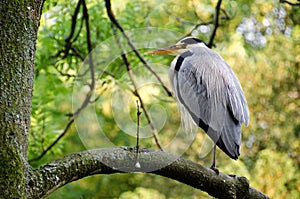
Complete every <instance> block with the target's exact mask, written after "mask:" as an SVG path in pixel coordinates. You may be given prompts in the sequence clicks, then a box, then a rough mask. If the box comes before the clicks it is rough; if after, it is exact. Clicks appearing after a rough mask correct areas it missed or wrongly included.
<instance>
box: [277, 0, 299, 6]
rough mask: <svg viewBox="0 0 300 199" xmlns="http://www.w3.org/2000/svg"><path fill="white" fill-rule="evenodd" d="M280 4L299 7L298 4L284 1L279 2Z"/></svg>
mask: <svg viewBox="0 0 300 199" xmlns="http://www.w3.org/2000/svg"><path fill="white" fill-rule="evenodd" d="M280 3H286V4H289V5H290V6H300V3H293V2H290V1H285V0H280Z"/></svg>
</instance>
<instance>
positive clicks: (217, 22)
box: [208, 0, 222, 48]
mask: <svg viewBox="0 0 300 199" xmlns="http://www.w3.org/2000/svg"><path fill="white" fill-rule="evenodd" d="M221 4H222V0H218V3H217V6H216V14H215V19H214V25H215V27H214V30H213V32H212V34H211V36H210V39H209V42H208V47H209V48H211V47H212V46H213V42H214V38H215V36H216V32H217V29H218V27H219V15H220V9H221Z"/></svg>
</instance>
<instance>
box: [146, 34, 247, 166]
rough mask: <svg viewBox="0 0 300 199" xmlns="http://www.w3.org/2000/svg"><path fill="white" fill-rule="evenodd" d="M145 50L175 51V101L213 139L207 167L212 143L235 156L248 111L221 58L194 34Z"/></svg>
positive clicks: (172, 71) (172, 68) (172, 80)
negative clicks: (170, 43) (166, 45)
mask: <svg viewBox="0 0 300 199" xmlns="http://www.w3.org/2000/svg"><path fill="white" fill-rule="evenodd" d="M148 54H169V55H175V56H176V57H175V59H174V60H173V61H172V62H171V66H170V69H169V79H170V83H171V86H172V89H173V92H174V94H175V98H176V99H177V101H178V102H179V103H180V104H182V105H183V107H184V109H185V111H187V112H188V113H189V114H190V118H191V120H192V121H193V122H195V124H197V125H198V126H199V127H201V128H202V129H203V130H204V131H205V132H206V133H207V135H208V136H209V137H210V138H211V139H212V141H213V142H214V151H213V161H212V165H211V169H213V170H215V171H218V170H217V169H216V167H215V166H216V145H217V146H218V147H219V148H220V149H221V150H222V151H223V152H225V153H226V154H227V155H228V156H229V157H230V158H232V159H235V160H236V159H238V157H239V155H240V146H241V126H242V123H244V124H245V125H246V126H247V125H248V123H249V111H248V106H247V102H246V99H245V96H244V93H243V90H242V87H241V84H240V82H239V80H238V78H237V77H236V75H235V74H234V72H233V71H232V69H231V68H230V66H229V65H228V64H227V63H226V62H225V61H224V59H223V58H222V57H221V56H220V55H218V54H217V53H216V52H215V51H213V50H211V49H210V48H208V47H207V45H206V44H205V43H204V42H203V41H202V40H200V39H198V38H193V37H186V38H183V39H181V40H180V41H179V42H178V43H176V44H175V45H173V46H169V47H166V48H161V49H157V50H154V51H151V52H148Z"/></svg>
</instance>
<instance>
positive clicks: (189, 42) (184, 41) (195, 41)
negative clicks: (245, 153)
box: [181, 37, 204, 44]
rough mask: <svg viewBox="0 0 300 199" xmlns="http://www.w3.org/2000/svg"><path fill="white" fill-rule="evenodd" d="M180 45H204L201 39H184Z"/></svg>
mask: <svg viewBox="0 0 300 199" xmlns="http://www.w3.org/2000/svg"><path fill="white" fill-rule="evenodd" d="M181 43H184V44H197V43H204V42H203V41H202V40H201V39H198V38H191V37H190V38H186V39H183V40H181Z"/></svg>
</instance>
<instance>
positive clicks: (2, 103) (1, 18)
mask: <svg viewBox="0 0 300 199" xmlns="http://www.w3.org/2000/svg"><path fill="white" fill-rule="evenodd" d="M41 5H42V3H41V1H33V0H24V1H15V0H13V1H11V0H1V2H0V27H1V31H0V93H1V94H0V143H1V144H0V165H1V166H0V182H1V183H0V195H1V197H4V198H25V197H26V194H25V193H26V190H25V178H26V171H27V170H28V168H29V167H28V164H27V146H28V145H27V142H28V141H27V138H28V132H29V126H30V111H31V98H32V87H33V74H34V60H35V42H36V35H37V28H38V22H39V16H40V8H41Z"/></svg>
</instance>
